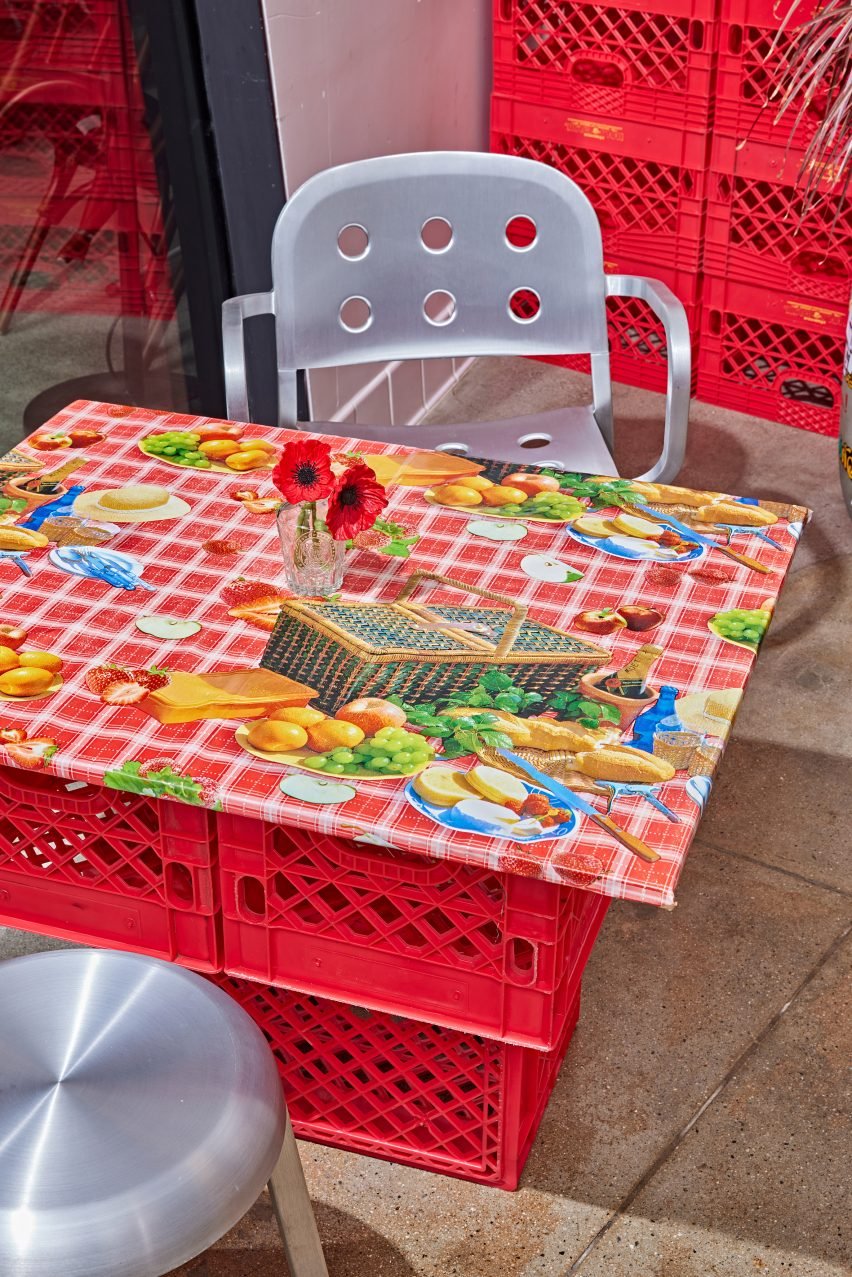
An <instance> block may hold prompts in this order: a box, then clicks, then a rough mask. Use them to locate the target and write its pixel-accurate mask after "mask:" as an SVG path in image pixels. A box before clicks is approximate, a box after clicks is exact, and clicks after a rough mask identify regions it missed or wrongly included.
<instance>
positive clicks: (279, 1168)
mask: <svg viewBox="0 0 852 1277" xmlns="http://www.w3.org/2000/svg"><path fill="white" fill-rule="evenodd" d="M269 1194H270V1196H271V1198H272V1205H273V1208H274V1210H275V1217H276V1219H277V1220H278V1229H279V1231H280V1233H281V1240H282V1241H283V1243H284V1253H285V1255H286V1256H287V1263H288V1264H289V1266H290V1277H328V1269H327V1268H326V1266H325V1257H324V1255H323V1253H322V1245H321V1244H320V1239H319V1233H318V1232H317V1225H316V1220H315V1219H314V1211H313V1207H312V1206H311V1199H310V1197H309V1196H308V1187H307V1185H306V1183H305V1173H304V1171H303V1170H302V1163H301V1160H300V1158H299V1150H298V1149H297V1148H296V1137H295V1136H294V1134H293V1126H292V1124H291V1122H290V1115H289V1113H288V1114H287V1130H286V1132H285V1135H284V1145H283V1147H282V1149H281V1156H280V1157H279V1158H278V1162H277V1164H276V1166H275V1170H274V1171H273V1172H272V1176H271V1178H270V1180H269Z"/></svg>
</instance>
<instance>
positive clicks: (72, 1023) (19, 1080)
mask: <svg viewBox="0 0 852 1277" xmlns="http://www.w3.org/2000/svg"><path fill="white" fill-rule="evenodd" d="M0 1023H2V1025H3V1033H2V1039H0V1152H2V1156H0V1272H3V1273H10V1274H11V1273H16V1274H19V1277H55V1275H56V1274H59V1273H61V1274H62V1277H158V1275H160V1274H163V1273H167V1272H169V1271H170V1270H171V1269H173V1268H176V1267H178V1266H179V1265H180V1264H183V1263H185V1262H186V1261H187V1260H189V1259H191V1258H193V1257H194V1256H195V1255H198V1254H200V1253H201V1252H202V1251H203V1250H205V1249H206V1248H207V1247H208V1246H209V1245H211V1244H212V1243H213V1242H214V1241H215V1240H217V1239H218V1238H219V1237H221V1236H222V1235H223V1234H224V1233H225V1232H227V1231H228V1229H230V1228H231V1227H233V1225H234V1224H235V1223H236V1222H237V1221H238V1220H239V1219H240V1218H241V1216H242V1215H243V1214H244V1213H245V1212H246V1210H248V1208H249V1207H250V1206H251V1205H252V1204H253V1203H254V1202H255V1200H256V1199H257V1197H258V1195H259V1194H260V1192H261V1190H262V1189H263V1187H264V1184H265V1183H266V1182H267V1180H268V1179H269V1176H270V1174H271V1173H272V1170H273V1168H274V1166H275V1164H276V1160H277V1158H278V1155H279V1152H280V1150H281V1146H282V1142H283V1139H284V1131H285V1121H286V1114H285V1109H284V1102H283V1097H282V1092H281V1084H280V1081H279V1078H278V1073H277V1070H276V1068H275V1063H274V1060H273V1057H272V1054H271V1052H270V1051H269V1048H268V1046H267V1044H266V1042H265V1040H264V1038H263V1035H262V1034H261V1033H260V1031H259V1030H258V1029H257V1028H256V1026H255V1025H254V1024H253V1023H252V1022H251V1020H250V1019H249V1018H248V1016H247V1015H246V1013H245V1012H244V1011H243V1010H242V1008H241V1007H239V1006H238V1005H237V1004H236V1003H235V1002H233V1001H232V1000H231V999H230V998H229V997H228V996H227V995H226V994H225V993H223V992H222V991H221V990H219V989H216V988H214V987H213V985H211V984H208V983H207V982H206V981H204V980H202V979H201V978H200V977H199V976H196V975H193V974H191V973H190V972H188V971H183V970H182V969H181V968H179V967H174V966H170V965H168V964H167V963H164V962H158V961H155V960H154V959H150V958H142V957H138V956H136V955H134V954H129V953H113V952H109V951H104V952H97V951H95V950H88V949H81V950H64V951H57V952H53V953H41V954H36V955H33V956H32V957H26V958H19V959H16V960H14V961H10V962H3V963H2V964H0Z"/></svg>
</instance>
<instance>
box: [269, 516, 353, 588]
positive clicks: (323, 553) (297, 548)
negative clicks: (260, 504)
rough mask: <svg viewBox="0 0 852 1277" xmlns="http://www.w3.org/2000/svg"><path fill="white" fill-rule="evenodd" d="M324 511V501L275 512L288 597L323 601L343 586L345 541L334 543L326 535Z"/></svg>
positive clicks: (332, 538) (328, 533) (327, 532)
mask: <svg viewBox="0 0 852 1277" xmlns="http://www.w3.org/2000/svg"><path fill="white" fill-rule="evenodd" d="M327 509H328V502H327V501H309V502H305V503H304V504H303V505H286V504H285V505H282V506H281V507H280V509H279V511H278V515H277V520H278V536H279V539H280V541H281V553H282V555H283V556H284V584H285V585H286V587H287V589H288V590H289V591H290V592H291V593H292V594H303V595H307V596H309V597H315V596H317V595H319V596H321V597H323V598H325V597H327V596H328V595H329V594H336V593H337V591H338V590H339V589H340V587H341V586H342V584H343V572H344V568H345V562H346V548H345V542H344V541H335V539H334V537H333V536H332V535H331V533H330V532H329V530H328V528H327V526H326V522H325V516H326V511H327Z"/></svg>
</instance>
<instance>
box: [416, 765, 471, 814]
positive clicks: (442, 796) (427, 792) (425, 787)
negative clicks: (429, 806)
mask: <svg viewBox="0 0 852 1277" xmlns="http://www.w3.org/2000/svg"><path fill="white" fill-rule="evenodd" d="M412 786H413V788H414V792H415V793H416V794H419V795H420V797H421V798H422V799H424V800H425V801H426V802H427V803H434V805H435V806H436V807H455V805H456V803H460V802H462V800H463V799H465V798H473V797H475V796H476V790H475V789H473V788H472V787H471V786H470V785H469V784H468V783H467V781H466V779H465V773H464V772H459V771H454V770H453V769H452V768H449V767H427V768H426V770H425V771H422V772H421V773H420V775H419V776H415V778H414V780H413V781H412Z"/></svg>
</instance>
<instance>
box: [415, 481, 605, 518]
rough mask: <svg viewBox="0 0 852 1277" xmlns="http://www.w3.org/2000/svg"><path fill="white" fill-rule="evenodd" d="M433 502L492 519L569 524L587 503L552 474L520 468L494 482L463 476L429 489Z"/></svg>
mask: <svg viewBox="0 0 852 1277" xmlns="http://www.w3.org/2000/svg"><path fill="white" fill-rule="evenodd" d="M424 496H425V498H426V500H427V502H428V503H429V505H439V506H442V507H443V508H444V509H447V510H462V511H468V512H471V511H474V510H475V511H476V514H477V516H479V515H483V516H485V517H486V518H492V519H503V520H506V519H528V520H531V521H533V522H535V523H555V524H562V523H567V522H568V521H569V520H570V519H574V518H576V517H577V515H579V514H582V513H583V512H584V511H585V508H586V507H585V506H584V505H583V504H582V503H581V502H580V501H578V500H577V498H576V497H573V496H571V495H570V494H569V493H567V492H563V491H562V490H561V489H560V487H559V483H558V481H557V480H556V479H554V478H552V477H551V476H549V475H538V474H525V473H523V472H522V471H519V472H518V473H516V474H510V475H507V476H506V478H505V479H501V481H500V482H499V483H493V482H492V481H491V480H490V479H488V478H486V477H485V475H481V474H478V475H463V476H460V477H459V478H458V479H456V480H454V481H453V482H452V483H445V484H442V485H440V486H434V487H431V488H427V489H426V492H425V493H424Z"/></svg>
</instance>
